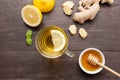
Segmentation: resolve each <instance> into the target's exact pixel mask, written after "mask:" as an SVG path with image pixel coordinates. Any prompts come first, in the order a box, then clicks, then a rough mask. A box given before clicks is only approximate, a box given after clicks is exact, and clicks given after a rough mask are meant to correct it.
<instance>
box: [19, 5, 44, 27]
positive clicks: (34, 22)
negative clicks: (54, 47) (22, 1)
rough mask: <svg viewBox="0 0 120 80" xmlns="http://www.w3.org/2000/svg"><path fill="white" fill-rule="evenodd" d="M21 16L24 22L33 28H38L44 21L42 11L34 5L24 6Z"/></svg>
mask: <svg viewBox="0 0 120 80" xmlns="http://www.w3.org/2000/svg"><path fill="white" fill-rule="evenodd" d="M21 16H22V19H23V21H24V22H25V23H26V24H27V25H29V26H31V27H37V26H38V25H39V24H40V23H41V21H42V13H41V11H40V10H39V9H38V8H37V7H35V6H33V5H26V6H24V7H23V8H22V11H21Z"/></svg>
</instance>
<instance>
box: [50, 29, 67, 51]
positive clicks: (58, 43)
mask: <svg viewBox="0 0 120 80" xmlns="http://www.w3.org/2000/svg"><path fill="white" fill-rule="evenodd" d="M50 32H51V36H52V42H53V45H54V51H55V52H58V51H60V50H62V49H63V48H64V46H65V43H66V40H65V36H64V34H63V33H62V32H60V31H59V30H51V31H50Z"/></svg>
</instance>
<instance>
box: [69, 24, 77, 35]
mask: <svg viewBox="0 0 120 80" xmlns="http://www.w3.org/2000/svg"><path fill="white" fill-rule="evenodd" d="M69 31H70V33H71V34H72V35H75V34H76V33H77V27H76V26H75V25H74V24H73V25H70V26H69Z"/></svg>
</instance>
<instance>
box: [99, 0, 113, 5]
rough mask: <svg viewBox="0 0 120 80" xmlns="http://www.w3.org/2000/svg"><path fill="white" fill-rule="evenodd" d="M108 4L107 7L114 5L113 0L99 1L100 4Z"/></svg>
mask: <svg viewBox="0 0 120 80" xmlns="http://www.w3.org/2000/svg"><path fill="white" fill-rule="evenodd" d="M104 3H108V4H109V5H111V4H113V3H114V0H101V4H104Z"/></svg>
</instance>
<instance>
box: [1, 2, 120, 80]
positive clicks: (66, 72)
mask: <svg viewBox="0 0 120 80" xmlns="http://www.w3.org/2000/svg"><path fill="white" fill-rule="evenodd" d="M64 1H66V0H56V5H55V8H54V10H53V11H52V12H50V13H48V14H43V22H42V24H41V25H40V26H39V27H37V28H30V27H28V26H27V25H25V24H24V22H23V20H22V18H21V15H20V13H21V9H22V7H23V6H24V5H26V4H32V0H0V80H120V78H118V77H117V76H115V75H113V74H111V73H109V72H108V71H106V70H103V71H101V72H100V73H99V74H96V75H88V74H85V73H84V72H83V71H82V70H81V69H80V67H79V65H78V57H79V55H80V53H81V51H83V50H84V49H86V48H89V47H94V48H98V49H100V50H101V51H102V52H103V53H104V55H105V59H106V65H107V66H109V67H111V68H112V69H114V70H116V71H117V72H119V73H120V0H115V3H114V4H113V5H112V6H108V5H101V9H100V11H99V13H98V15H97V16H96V17H95V19H94V20H93V21H87V22H85V24H83V25H80V24H79V23H76V22H74V21H73V19H72V17H73V15H72V16H70V17H69V16H66V15H65V14H64V12H63V11H62V8H61V5H62V3H63V2H64ZM78 1H79V0H74V3H75V4H76V5H75V7H74V9H73V11H74V12H76V11H77V7H78ZM71 24H75V25H76V26H77V28H78V29H79V28H85V29H86V30H87V32H88V37H87V39H84V40H83V39H81V38H80V36H79V35H78V34H76V35H75V36H72V35H71V34H70V33H69V31H68V26H69V25H71ZM47 25H57V26H60V27H61V28H63V29H64V30H65V31H66V33H67V35H68V37H69V42H70V43H69V47H68V48H69V50H71V51H73V52H74V53H75V55H76V56H75V58H69V57H68V56H66V55H63V56H61V57H60V58H57V59H54V60H50V59H46V58H44V57H43V56H41V55H40V54H39V53H38V52H37V50H36V48H35V44H34V43H33V45H32V46H27V45H26V43H25V32H26V30H28V29H32V30H33V37H32V39H33V42H35V36H36V34H37V32H38V31H39V30H40V29H41V28H42V27H43V26H47Z"/></svg>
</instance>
